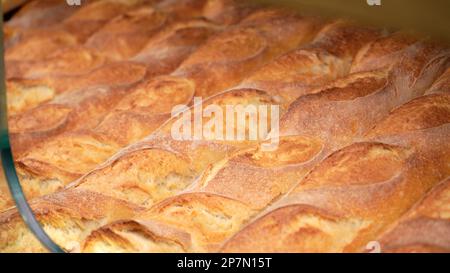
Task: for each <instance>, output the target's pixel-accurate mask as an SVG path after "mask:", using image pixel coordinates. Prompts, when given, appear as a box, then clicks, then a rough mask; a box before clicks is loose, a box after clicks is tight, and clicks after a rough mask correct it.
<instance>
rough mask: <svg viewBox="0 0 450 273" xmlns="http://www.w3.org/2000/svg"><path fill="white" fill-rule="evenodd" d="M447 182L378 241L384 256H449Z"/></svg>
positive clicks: (449, 195)
mask: <svg viewBox="0 0 450 273" xmlns="http://www.w3.org/2000/svg"><path fill="white" fill-rule="evenodd" d="M449 204H450V180H448V179H447V180H446V181H444V182H442V183H440V184H439V185H437V186H436V187H434V188H433V189H432V190H431V191H430V192H429V193H428V194H427V195H426V196H425V197H424V198H423V200H421V201H420V202H419V203H418V204H417V205H416V206H414V208H412V209H411V210H410V211H409V212H408V213H407V214H406V215H404V216H403V217H402V218H401V219H400V220H398V221H397V222H396V223H395V224H394V225H393V226H392V228H390V230H389V231H387V232H386V233H385V234H383V235H382V236H381V237H380V238H379V242H380V245H381V250H382V251H383V252H446V253H448V252H450V241H449V237H448V234H450V208H449Z"/></svg>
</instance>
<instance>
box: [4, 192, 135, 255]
mask: <svg viewBox="0 0 450 273" xmlns="http://www.w3.org/2000/svg"><path fill="white" fill-rule="evenodd" d="M93 203H95V206H93V205H92V204H93ZM30 206H31V208H32V209H33V211H34V214H35V215H36V217H37V219H38V220H39V221H40V223H41V224H42V226H43V228H44V229H45V230H46V232H48V233H49V234H52V239H53V240H55V242H56V243H58V244H60V245H62V246H64V248H65V249H66V250H67V251H79V249H80V245H79V242H80V240H82V239H83V238H84V237H85V236H86V232H88V231H89V230H92V229H95V227H97V226H100V225H101V224H102V223H108V222H109V221H113V220H117V219H121V218H123V217H125V216H126V217H129V216H130V215H133V214H134V213H137V212H139V211H140V210H141V209H140V208H139V207H136V206H133V205H131V204H128V203H126V202H123V201H120V200H116V199H114V198H111V197H107V196H103V195H101V194H97V193H92V192H87V191H64V192H60V193H56V194H54V195H52V196H48V197H43V198H41V199H38V200H34V201H31V202H30ZM0 225H1V226H3V227H4V228H5V229H3V230H1V231H0V250H1V251H2V252H43V251H45V250H46V249H45V248H44V247H43V246H42V245H41V244H40V243H39V241H37V239H36V238H35V237H34V236H33V235H32V234H31V233H30V232H29V231H28V227H27V226H26V225H25V224H24V222H22V219H21V218H20V215H19V213H18V212H17V210H15V209H9V210H6V211H4V212H3V213H2V214H1V216H0ZM61 227H64V228H63V229H62V228H61Z"/></svg>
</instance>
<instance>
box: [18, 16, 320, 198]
mask: <svg viewBox="0 0 450 273" xmlns="http://www.w3.org/2000/svg"><path fill="white" fill-rule="evenodd" d="M284 15H285V14H284V13H281V12H278V11H277V12H268V11H257V12H256V13H254V14H252V15H250V17H249V19H248V20H250V21H251V22H253V21H252V20H255V21H254V22H253V23H249V21H246V22H245V23H244V24H243V25H239V26H236V27H232V31H231V33H235V35H238V36H237V37H241V36H240V35H244V37H246V36H248V35H250V34H247V32H248V33H251V35H250V36H248V37H253V38H254V37H259V38H258V39H263V38H265V37H266V36H265V35H266V34H264V33H272V35H274V34H275V32H278V31H279V28H280V27H282V24H281V22H279V23H277V24H276V25H274V26H272V21H273V20H282V19H281V18H280V17H281V16H284ZM265 20H266V21H265ZM291 21H293V22H296V24H295V25H294V26H295V27H296V28H294V26H293V30H292V31H294V29H295V31H296V33H297V34H298V35H297V36H296V38H295V43H301V42H305V41H307V40H308V39H310V38H309V37H310V35H311V34H310V32H311V31H313V30H314V29H315V28H316V26H315V22H316V20H309V19H307V18H306V19H301V18H295V17H292V16H291V17H288V18H287V19H286V22H291ZM256 22H258V23H262V22H266V25H264V24H262V25H254V24H256ZM264 28H266V29H265V31H266V32H264V33H261V34H260V35H261V36H254V35H256V34H257V33H258V32H257V31H258V29H264ZM269 30H270V31H272V32H269ZM267 35H268V34H267ZM279 36H280V35H278V37H279ZM283 37H286V39H287V40H288V41H284V42H289V43H293V42H292V41H290V39H292V38H291V32H290V31H288V32H286V33H285V34H284V35H283ZM223 39H225V40H226V41H227V40H228V39H230V33H226V35H225V34H222V33H220V34H218V35H217V36H215V37H214V38H213V39H210V40H208V41H207V44H205V45H203V46H202V47H201V48H199V49H198V50H197V51H196V52H205V54H203V56H209V55H208V54H211V57H210V58H211V61H213V60H214V61H215V62H216V63H217V64H218V66H221V67H222V68H221V69H222V71H225V67H227V69H229V71H230V72H231V71H234V69H235V68H236V66H239V65H241V63H242V67H244V64H245V66H246V67H247V68H249V65H255V64H252V60H251V58H250V60H248V61H247V60H246V59H245V56H242V52H240V53H239V54H237V55H238V56H239V58H243V59H239V58H238V59H236V60H234V59H229V60H227V62H229V64H230V65H229V66H225V65H224V63H221V59H220V58H224V57H225V56H221V54H222V53H221V52H222V51H224V50H223V48H221V49H220V50H219V48H217V46H216V45H217V44H218V42H219V41H223ZM266 39H269V37H267V38H266ZM262 41H265V40H262ZM268 41H269V40H268ZM281 42H282V43H283V40H281ZM264 44H266V42H264ZM267 44H268V43H267ZM213 45H214V46H213ZM292 46H293V45H292ZM213 48H215V49H214V50H215V51H216V54H213V51H212V50H213ZM230 48H231V49H234V50H236V48H235V47H230ZM258 50H259V49H258ZM219 51H220V52H219ZM225 52H227V54H228V55H230V54H232V51H229V52H228V51H226V50H225ZM257 52H259V51H257ZM254 53H255V52H253V51H251V52H249V53H248V54H250V56H251V57H252V58H253V54H254ZM194 54H196V53H194ZM197 56H198V55H197ZM194 57H195V56H194ZM262 57H264V58H267V59H268V58H269V56H262ZM197 58H198V57H195V58H194V59H197ZM217 58H219V59H218V60H216V59H217ZM194 59H193V58H192V55H191V56H190V57H189V58H188V59H187V60H186V61H185V62H183V64H181V66H180V67H184V69H187V67H188V66H187V63H189V64H191V65H192V67H193V68H192V69H194V67H198V66H199V64H197V63H195V62H194ZM267 61H268V60H267ZM202 62H208V60H207V59H206V58H205V57H203V58H202ZM196 70H197V71H198V68H196ZM208 71H211V73H212V74H214V75H216V74H215V73H216V71H213V70H208ZM175 73H177V72H175ZM202 73H206V70H205V72H202ZM229 74H230V75H231V76H232V77H237V76H239V77H243V76H244V75H245V74H244V73H241V74H240V75H234V72H233V73H229ZM222 76H223V78H222V79H220V80H219V79H217V80H216V82H217V83H218V84H220V83H222V82H225V81H224V80H225V75H222ZM210 78H211V79H210V80H211V82H213V81H212V79H213V77H210ZM192 82H194V84H195V81H192V80H190V79H189V78H187V79H185V78H181V77H180V76H169V77H167V76H164V77H162V78H156V79H153V80H150V82H143V83H142V85H140V86H138V88H136V91H135V92H133V93H132V94H129V95H128V96H127V97H126V98H124V100H123V101H122V102H120V103H119V104H118V107H117V109H116V110H115V111H113V113H112V114H111V115H108V116H107V117H106V118H105V120H104V122H102V123H101V124H100V125H99V126H98V130H97V129H94V131H87V132H85V131H75V132H73V133H72V132H67V134H62V135H60V136H56V137H55V138H51V139H49V140H46V141H45V142H43V143H42V145H37V146H36V147H32V149H31V150H29V151H27V152H26V153H25V154H24V155H23V156H21V157H20V158H19V159H17V163H18V166H20V167H19V170H18V171H19V174H20V175H21V178H22V183H24V184H25V185H28V184H29V183H28V182H26V181H30V184H33V183H34V184H36V182H37V181H49V180H50V181H53V182H56V183H52V184H56V185H57V186H56V188H58V187H61V185H64V184H65V183H67V182H70V181H71V180H73V179H74V178H76V177H79V176H80V175H82V174H83V173H85V172H87V171H89V170H90V169H92V168H93V167H95V165H97V164H99V163H101V162H102V161H103V160H105V159H106V158H107V157H109V156H111V155H112V154H113V153H112V152H114V151H117V150H118V149H119V148H120V147H121V144H122V145H127V144H130V142H131V141H133V140H137V139H140V138H143V137H145V136H146V135H147V134H149V133H151V129H153V130H154V129H156V128H157V125H158V124H161V123H162V122H163V121H164V120H166V119H167V118H168V117H169V116H168V114H169V113H170V111H171V109H172V107H173V106H175V105H177V104H180V103H184V104H187V103H189V101H190V100H191V98H192V96H193V95H194V92H195V93H197V92H198V86H197V85H194V86H195V89H193V88H192ZM226 82H227V84H228V83H231V82H232V80H230V81H226ZM168 84H171V85H169V86H170V87H171V88H172V89H171V88H167V89H166V90H167V91H164V93H167V92H170V93H172V92H177V93H179V94H180V96H179V97H178V98H177V99H176V100H174V99H173V98H172V97H170V96H159V95H158V94H159V93H160V90H161V88H162V86H164V85H165V86H167V85H168ZM163 90H164V89H163ZM193 90H195V91H193ZM212 91H213V89H211V92H212ZM181 94H184V95H182V96H181ZM147 97H150V98H151V100H147V99H146V101H147V102H146V104H144V105H142V102H141V101H142V98H147ZM164 97H165V98H166V101H167V104H166V102H165V101H160V106H159V107H158V108H159V109H158V108H156V109H155V107H156V104H154V102H156V101H157V100H156V99H160V100H161V99H163V98H164ZM89 101H91V100H89ZM255 101H258V99H255ZM136 106H140V107H136ZM125 111H127V113H124V112H125ZM139 111H141V112H143V115H142V114H141V113H140V112H139ZM130 112H131V113H130ZM124 114H125V116H124ZM140 114H141V115H140ZM131 118H132V119H131ZM124 119H125V121H124V122H122V120H124ZM149 119H150V121H152V122H151V123H148V122H147V121H148V120H149ZM111 120H112V121H113V122H111ZM125 122H126V123H125ZM81 123H82V124H83V122H81ZM118 123H119V124H120V123H122V124H124V123H125V125H126V126H127V127H128V128H129V129H128V130H126V131H127V132H129V133H131V134H135V133H137V134H138V136H134V135H131V136H129V137H130V138H131V139H125V140H123V139H117V138H116V139H114V136H115V135H117V132H116V131H117V130H116V126H115V125H116V124H118ZM109 124H112V125H109ZM155 125H156V126H155ZM134 126H136V127H137V128H135V127H134ZM130 127H131V128H130ZM149 127H150V130H149V129H148V128H149ZM111 132H112V133H111ZM110 136H112V137H113V138H109V137H110ZM123 136H127V135H123V134H122V135H121V137H122V138H123ZM119 141H123V142H122V143H120V142H119ZM102 142H104V143H108V145H104V144H102ZM118 142H119V143H118ZM61 144H62V145H61ZM20 146H23V145H20ZM13 147H14V145H13ZM75 148H76V149H75ZM92 149H95V150H96V155H95V156H92V155H90V154H91V153H92ZM42 151H46V152H45V153H41V152H42ZM75 151H76V152H75ZM74 152H75V154H73V153H74ZM72 154H73V156H69V155H72ZM61 155H63V156H62V157H61ZM76 158H79V159H78V162H79V163H78V164H76V165H77V166H78V167H77V168H73V167H74V165H73V162H75V161H74V160H76ZM44 170H47V171H44ZM49 174H51V177H48V176H47V175H49ZM36 179H37V181H36ZM31 181H32V182H31ZM38 184H40V183H39V182H38ZM36 186H38V185H36ZM26 187H28V186H26ZM33 187H35V186H33ZM38 187H39V186H38ZM51 189H52V191H53V190H54V188H53V187H51ZM47 190H48V189H46V190H45V191H44V192H42V193H41V194H43V193H48V192H47ZM30 196H35V194H34V193H33V194H31V195H30Z"/></svg>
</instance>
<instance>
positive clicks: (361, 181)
mask: <svg viewBox="0 0 450 273" xmlns="http://www.w3.org/2000/svg"><path fill="white" fill-rule="evenodd" d="M101 2H102V1H101ZM222 8H223V6H222ZM249 13H250V15H245V16H243V17H244V19H242V20H240V22H239V23H238V24H237V25H232V26H229V27H226V28H225V29H222V30H220V31H218V33H215V34H214V35H212V37H210V38H209V39H207V40H205V41H204V42H201V45H200V46H199V47H198V49H196V50H192V53H189V54H188V56H187V58H186V60H184V61H182V62H181V65H179V66H177V68H176V69H175V71H174V72H172V73H170V74H167V75H164V76H157V77H155V75H152V76H151V77H148V78H145V76H144V78H145V79H144V80H141V81H138V83H137V84H136V85H133V84H131V85H130V86H127V88H125V89H126V91H124V89H121V88H117V89H115V90H122V92H124V93H125V94H124V95H123V97H121V98H119V99H118V101H119V102H117V103H113V104H114V106H111V105H108V106H103V104H101V103H99V102H98V101H97V98H98V96H99V93H102V92H99V90H98V89H95V91H93V92H92V91H91V94H92V97H87V99H86V100H85V102H84V103H85V104H82V103H80V101H79V99H76V98H79V97H82V96H80V93H79V92H80V91H76V92H72V91H68V92H65V91H64V90H63V91H61V96H68V98H69V99H67V100H68V101H69V102H71V103H73V105H74V106H73V107H72V108H71V109H70V110H69V111H67V110H66V112H70V113H71V114H70V115H71V116H70V118H68V117H67V116H64V117H63V118H61V120H63V122H64V126H62V127H61V128H63V129H62V130H60V129H59V128H58V129H57V130H52V129H54V128H55V127H59V126H60V125H61V124H60V123H61V120H58V121H56V122H55V123H56V124H57V126H55V125H54V124H51V125H50V126H47V122H49V123H52V122H54V121H53V120H51V119H53V118H56V119H59V115H58V114H57V113H58V111H56V110H55V108H56V107H55V108H53V107H54V105H56V104H55V103H54V101H50V102H44V104H40V105H39V106H37V107H32V108H31V109H27V110H26V111H25V112H24V113H28V114H22V113H19V114H18V115H17V119H14V118H16V117H14V116H13V118H12V119H11V120H14V122H11V124H13V125H12V126H16V125H15V124H20V122H19V121H21V119H24V120H26V119H30V118H31V119H33V118H34V117H36V116H37V117H39V114H35V113H42V116H41V119H40V120H33V121H29V120H28V121H24V122H23V124H26V125H25V126H24V127H26V126H28V125H29V124H30V123H31V124H32V125H34V126H35V128H33V129H32V130H29V131H28V132H23V131H21V130H22V128H23V127H22V128H17V136H16V138H18V139H20V138H21V137H22V136H24V135H25V136H26V135H27V133H31V134H29V135H30V136H29V137H28V139H31V140H27V139H22V140H19V141H18V142H17V143H21V141H23V142H22V143H27V142H26V141H30V142H28V143H30V144H31V143H33V144H34V143H37V142H39V143H37V144H36V145H20V144H15V145H16V147H17V146H18V147H19V148H18V151H17V153H16V154H18V156H17V163H18V170H19V173H20V175H21V181H22V183H23V185H24V188H25V190H26V191H27V194H28V195H29V196H30V197H31V198H32V197H37V196H40V195H43V194H49V195H47V196H44V197H41V198H35V199H34V200H33V201H32V206H33V207H34V208H35V212H36V214H37V215H38V217H39V219H40V220H41V222H42V223H43V224H44V226H45V228H46V230H47V231H48V232H49V234H50V235H51V236H52V238H54V239H55V240H56V241H57V242H58V243H59V244H60V245H61V246H63V247H64V248H65V249H66V250H68V251H158V252H160V251H171V252H173V251H189V252H191V251H194V252H195V251H219V250H221V251H289V252H291V251H294V252H296V251H307V252H311V251H319V252H329V251H333V252H341V251H362V250H363V249H364V246H365V245H366V244H367V243H368V242H369V241H371V240H375V239H378V238H380V239H379V240H380V242H383V249H387V250H388V251H389V250H390V248H392V250H393V251H395V249H396V248H397V249H398V248H399V247H400V250H424V251H432V250H438V251H442V250H448V249H449V245H448V242H445V240H439V239H436V238H439V235H442V234H444V235H445V234H450V233H449V229H448V213H446V206H448V203H449V202H448V185H447V184H448V182H444V183H443V184H442V185H440V186H435V185H437V184H438V183H439V182H441V181H444V180H445V179H446V178H447V177H448V172H449V167H448V165H449V164H448V162H449V161H450V160H449V154H448V153H449V147H448V144H447V143H446V140H447V139H448V133H449V128H448V122H449V120H450V117H449V111H450V110H449V97H448V89H449V70H448V57H449V55H448V49H446V48H445V47H442V46H440V45H438V44H434V43H432V42H429V41H421V40H418V39H417V38H414V37H411V36H409V35H405V34H401V33H389V34H385V33H381V32H379V31H377V30H373V29H368V28H363V27H355V26H354V25H351V24H348V23H346V22H342V21H331V22H329V21H328V22H326V21H320V20H318V19H317V18H309V17H307V18H305V17H300V16H298V15H293V14H290V13H288V12H285V11H278V10H257V11H254V12H249ZM196 20H198V19H196ZM113 21H114V20H113ZM95 35H96V34H94V36H95ZM88 40H89V39H88ZM169 43H170V44H172V41H171V42H169ZM19 44H20V42H19ZM167 45H169V44H167ZM13 47H14V46H12V48H13ZM164 47H166V46H164ZM102 52H105V51H102ZM156 52H158V51H156ZM158 54H160V52H158ZM138 55H139V54H138ZM147 56H148V55H147ZM38 63H39V62H38ZM144 63H145V62H144ZM113 64H116V63H113ZM101 67H102V68H103V67H105V66H101ZM150 67H153V66H147V67H146V68H145V69H146V70H147V71H148V70H149V69H151V68H150ZM446 69H447V70H446ZM127 70H128V69H127ZM58 71H59V70H58ZM44 74H47V72H45V73H44ZM50 74H51V73H50ZM132 74H133V75H135V73H132ZM89 75H92V73H88V75H86V76H77V77H79V78H78V79H81V78H83V79H85V78H87V77H89ZM61 77H62V76H61V75H58V76H54V78H61ZM50 78H52V77H50ZM93 78H95V79H98V78H99V77H93ZM93 78H92V77H91V79H93ZM100 78H101V77H100ZM33 80H36V79H33ZM38 80H41V79H38ZM12 81H14V79H13V80H12ZM77 81H78V80H77ZM15 83H17V82H15ZM21 84H22V83H21ZM88 85H90V84H88ZM55 86H60V85H59V84H56V85H55ZM69 86H71V85H70V84H69ZM101 88H105V87H104V86H102V87H101ZM107 89H108V91H109V90H112V89H114V88H112V89H110V87H109V86H108V87H107ZM81 90H85V89H81ZM130 90H131V91H130ZM223 90H226V91H223ZM81 92H87V91H81ZM118 92H120V91H118ZM118 92H117V93H118ZM171 92H174V93H171ZM161 93H165V94H166V95H167V96H161V97H157V98H155V95H156V94H161ZM67 94H70V95H67ZM194 95H195V96H202V97H205V98H208V99H206V101H205V103H206V104H218V105H222V106H225V105H227V104H228V105H229V104H253V105H265V104H276V105H280V106H281V109H282V119H281V123H280V136H281V140H280V144H279V147H278V149H277V150H276V151H273V152H265V151H262V150H261V149H260V143H258V142H244V143H242V142H225V141H213V140H203V141H195V142H191V141H175V140H173V139H172V138H171V136H170V128H171V126H172V124H173V122H174V121H175V120H176V118H175V119H169V121H167V122H166V121H165V120H167V119H168V118H169V117H170V115H169V112H170V108H171V106H173V105H176V104H179V103H183V102H184V103H189V101H190V100H191V99H192V97H193V96H194ZM114 96H115V95H114ZM114 96H111V95H109V96H108V95H107V96H106V97H107V99H105V101H111V97H114ZM153 99H154V100H153ZM94 100H95V103H94V102H93V101H94ZM165 100H167V107H166V105H161V102H165ZM59 101H60V100H59ZM149 101H150V104H148V102H149ZM56 102H58V100H56ZM156 102H159V103H156ZM91 104H92V105H93V106H92V107H93V110H92V112H91V111H88V112H89V113H88V114H86V115H85V111H86V105H91ZM142 104H144V105H142ZM163 104H164V103H163ZM99 105H102V109H100V110H99V109H97V108H100V107H98V106H99ZM105 105H106V103H105ZM57 106H59V105H57ZM64 106H65V105H64ZM40 107H43V108H42V109H46V108H45V107H47V109H52V110H44V111H43V112H39V111H41V110H40V109H39V108H40ZM77 107H79V108H78V109H83V111H80V112H83V115H85V116H82V115H81V114H78V115H77V114H73V113H74V112H76V110H75V111H74V110H73V109H76V108H77ZM109 107H110V108H109ZM160 107H161V108H162V109H163V110H161V111H160V110H159V109H160ZM36 108H38V109H39V110H36ZM61 108H63V107H61ZM59 109H60V108H58V109H57V110H59ZM104 109H105V110H104ZM111 109H112V110H111ZM155 109H158V110H155ZM28 111H37V112H33V114H34V115H31V114H30V112H28ZM47 111H48V112H47ZM61 112H64V111H61ZM155 112H156V113H155ZM50 113H51V114H50ZM63 115H64V114H63ZM80 116H82V117H81V118H80ZM96 117H98V120H99V121H95V122H93V125H90V124H88V123H90V122H89V121H91V120H92V119H95V118H96ZM120 121H122V122H120ZM66 122H67V124H77V125H65V124H66ZM158 122H159V123H158ZM225 122H226V121H225ZM102 124H103V126H102ZM104 124H109V125H108V126H105V125H104ZM160 125H162V126H161V127H159V126H160ZM45 126H47V127H45ZM149 126H151V127H152V128H149ZM18 127H20V126H18ZM42 127H44V130H43V132H40V131H39V130H37V131H36V128H38V129H40V128H42ZM158 127H159V128H158ZM99 128H100V129H99ZM108 129H109V131H108ZM108 132H109V133H108ZM37 136H43V137H42V138H43V140H41V139H39V138H38V137H37ZM145 136H147V137H146V138H145V139H143V140H141V139H142V138H144V137H145ZM264 137H265V136H261V140H262V139H264ZM136 141H137V142H136ZM132 143H133V144H132ZM13 144H14V137H13ZM130 144H132V145H131V146H128V147H126V148H125V149H122V147H124V146H127V145H130ZM13 148H14V146H13ZM22 148H23V149H24V151H20V149H22ZM113 154H115V155H114V156H113V157H112V158H110V159H109V160H107V161H106V162H105V163H103V164H101V165H100V166H97V165H98V164H99V163H101V162H102V161H104V160H105V159H106V158H108V157H110V156H111V155H113ZM96 166H97V167H96ZM93 168H95V169H94V170H91V169H93ZM74 179H76V180H75V182H73V183H71V184H70V185H69V186H68V187H66V188H65V189H63V190H60V189H61V188H62V187H63V186H64V185H66V184H67V183H69V182H71V181H73V180H74ZM433 187H435V189H434V190H433V191H432V192H431V193H430V194H428V195H426V193H427V192H428V191H429V190H430V189H431V188H433ZM54 191H58V192H57V193H53V194H51V193H52V192H54ZM425 195H426V196H427V197H425V199H424V200H423V201H421V202H419V200H420V199H421V198H422V197H423V196H425ZM446 198H447V199H446ZM417 202H419V203H418V205H416V206H415V207H414V208H413V209H412V211H410V212H409V213H407V214H406V216H405V215H404V214H405V212H407V211H408V210H409V209H410V208H411V207H412V206H413V205H414V204H416V203H417ZM430 206H433V208H432V209H430ZM418 218H420V219H418ZM411 219H412V220H411ZM411 221H412V222H413V223H414V224H415V225H416V226H414V227H410V225H411ZM408 228H409V229H410V232H409V233H407V232H403V231H402V229H403V230H404V229H408ZM421 229H422V230H426V232H427V233H426V232H424V231H421ZM386 230H391V232H390V233H387V235H382V234H383V233H385V232H386ZM414 232H416V233H419V235H420V236H422V237H420V236H418V235H417V234H414ZM393 234H394V235H393ZM395 234H397V235H398V234H405V236H404V237H402V236H396V235H395ZM380 236H381V237H380ZM389 236H390V237H389ZM447 237H448V236H447ZM417 238H419V239H417ZM408 240H410V241H408ZM411 240H412V241H411ZM0 242H1V243H0V246H1V247H0V249H1V250H2V251H42V250H43V249H42V247H41V246H40V245H39V244H38V243H37V242H36V241H35V239H34V238H33V237H32V236H31V234H29V233H28V232H27V231H26V228H25V227H24V226H23V224H22V223H21V222H20V219H19V216H18V214H17V212H16V211H15V210H14V209H11V210H7V211H5V212H4V213H2V215H1V216H0Z"/></svg>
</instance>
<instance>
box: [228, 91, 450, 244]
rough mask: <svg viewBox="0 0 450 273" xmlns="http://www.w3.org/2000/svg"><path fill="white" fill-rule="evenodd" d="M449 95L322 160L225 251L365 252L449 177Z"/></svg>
mask: <svg viewBox="0 0 450 273" xmlns="http://www.w3.org/2000/svg"><path fill="white" fill-rule="evenodd" d="M448 99H449V97H448V96H447V95H436V96H425V97H420V98H418V99H416V100H413V101H411V102H409V103H407V104H405V105H403V106H401V107H400V108H398V109H396V110H394V111H393V112H392V113H391V114H390V115H389V116H388V117H387V118H386V119H384V120H383V121H381V122H380V123H379V124H378V125H377V126H375V128H374V129H372V130H371V131H370V132H368V133H367V135H366V137H367V142H360V143H354V144H351V145H350V146H347V147H345V148H343V149H341V150H338V151H337V152H335V153H333V154H332V155H330V156H329V157H327V158H326V159H325V160H324V161H322V162H321V163H319V164H318V165H316V166H315V167H314V169H313V170H312V171H311V172H310V173H309V174H308V175H307V176H306V177H305V178H304V179H303V180H302V181H301V182H300V183H299V184H298V185H297V186H296V187H295V188H294V189H293V190H292V191H291V192H289V194H288V195H286V196H285V197H283V198H282V199H281V200H280V201H279V202H278V203H277V204H275V205H273V206H272V207H271V208H270V209H268V211H267V212H265V213H263V214H262V215H261V216H260V217H259V218H257V219H256V220H255V221H253V222H252V223H250V224H248V225H247V226H246V227H245V228H244V229H242V230H241V231H240V232H239V233H237V234H236V235H235V236H234V237H232V238H231V239H230V240H229V241H228V242H226V243H225V245H224V246H223V248H222V251H225V252H229V251H231V252H235V251H244V252H245V251H252V252H274V251H276V252H279V251H282V252H342V251H344V252H355V251H361V249H363V248H364V247H365V246H366V244H367V243H369V242H370V241H371V240H372V239H374V238H376V237H377V236H378V235H379V234H380V233H381V232H382V231H383V229H385V228H386V227H387V226H388V225H389V224H391V223H392V222H393V221H394V220H396V219H397V218H399V217H400V216H401V215H402V214H403V213H405V212H406V211H407V210H408V209H409V208H410V207H411V206H412V205H413V204H414V203H415V202H417V201H418V200H419V199H420V197H421V196H422V195H423V194H425V193H426V192H427V191H428V190H429V189H430V188H431V187H432V186H433V185H435V184H436V183H438V182H439V181H441V180H442V179H444V178H445V177H447V176H448V175H449V171H450V169H449V168H448V164H447V163H448V162H449V156H448V151H449V146H448V143H447V141H446V139H447V138H448V134H449V132H450V131H449V130H448V129H449V127H448V124H449V121H450V120H449V118H450V116H449V115H448V110H449V109H450V108H449V102H450V101H449V100H448ZM410 113H417V114H416V115H414V116H412V117H411V115H410ZM442 113H444V115H442V116H441V114H442ZM431 143H432V144H431Z"/></svg>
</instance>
